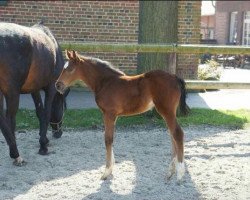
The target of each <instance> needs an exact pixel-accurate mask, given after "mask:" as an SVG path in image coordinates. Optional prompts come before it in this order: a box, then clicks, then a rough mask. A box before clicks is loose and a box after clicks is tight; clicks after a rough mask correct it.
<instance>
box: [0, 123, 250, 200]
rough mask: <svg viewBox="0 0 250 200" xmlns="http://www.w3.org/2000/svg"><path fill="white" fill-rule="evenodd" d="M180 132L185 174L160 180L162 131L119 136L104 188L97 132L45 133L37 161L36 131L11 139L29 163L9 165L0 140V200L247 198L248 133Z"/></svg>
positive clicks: (166, 144) (164, 159)
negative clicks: (46, 149) (179, 180)
mask: <svg viewBox="0 0 250 200" xmlns="http://www.w3.org/2000/svg"><path fill="white" fill-rule="evenodd" d="M184 131H185V160H186V161H185V163H186V170H187V171H186V174H185V177H184V181H183V183H182V185H180V186H179V185H177V183H176V177H174V178H173V179H171V180H170V181H168V182H167V181H166V180H165V174H166V169H167V166H168V164H169V162H170V139H169V136H168V135H167V134H166V131H165V129H164V128H158V127H145V128H130V129H123V130H120V129H118V130H117V132H116V138H115V145H114V153H115V158H116V164H115V168H114V172H113V176H112V177H111V178H110V179H109V180H106V181H101V180H100V177H101V175H102V173H103V171H104V163H105V156H104V155H105V148H104V141H103V132H102V130H100V129H96V130H83V131H75V130H67V131H65V132H64V134H63V137H62V138H61V139H53V138H52V137H51V134H49V139H50V146H49V151H50V154H49V155H48V156H40V155H38V154H37V151H38V148H39V145H38V133H37V132H38V131H29V132H26V133H17V134H16V135H17V141H18V147H19V151H20V153H21V155H22V156H23V157H24V158H25V160H26V161H27V162H28V163H27V164H26V165H25V166H23V167H16V166H13V165H12V160H11V159H10V158H9V156H8V148H7V145H6V143H5V140H4V138H3V136H2V135H0V199H23V200H33V199H39V200H43V199H52V200H53V199H94V200H103V199H105V200H112V199H115V200H117V199H118V200H119V199H122V200H123V199H124V200H130V199H131V200H132V199H133V200H144V199H145V200H146V199H150V200H151V199H152V200H158V199H164V200H168V199H171V200H173V199H178V200H179V199H185V200H193V199H209V200H210V199H228V200H234V199H237V200H238V199H242V200H243V199H244V200H245V199H250V130H230V129H229V128H221V127H212V126H195V127H194V126H191V127H186V128H184Z"/></svg>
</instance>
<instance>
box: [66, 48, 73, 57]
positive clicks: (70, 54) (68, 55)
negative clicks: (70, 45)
mask: <svg viewBox="0 0 250 200" xmlns="http://www.w3.org/2000/svg"><path fill="white" fill-rule="evenodd" d="M65 56H66V58H67V59H70V58H72V57H73V56H72V52H71V51H68V50H65Z"/></svg>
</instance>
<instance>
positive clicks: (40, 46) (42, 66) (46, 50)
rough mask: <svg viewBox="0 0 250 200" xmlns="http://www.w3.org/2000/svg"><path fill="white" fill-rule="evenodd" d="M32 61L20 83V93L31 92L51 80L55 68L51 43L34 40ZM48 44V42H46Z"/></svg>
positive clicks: (46, 84)
mask: <svg viewBox="0 0 250 200" xmlns="http://www.w3.org/2000/svg"><path fill="white" fill-rule="evenodd" d="M34 43H35V44H34V47H33V55H32V62H31V65H30V69H29V73H28V75H27V78H26V79H25V82H24V84H23V85H22V88H21V92H22V93H31V92H33V91H37V90H39V89H42V88H44V87H47V86H48V85H49V84H51V82H53V76H54V70H55V69H54V68H55V57H56V55H55V49H54V48H53V47H52V45H51V46H50V45H47V46H45V45H44V43H39V42H34ZM47 44H48V42H47Z"/></svg>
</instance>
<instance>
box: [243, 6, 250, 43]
mask: <svg viewBox="0 0 250 200" xmlns="http://www.w3.org/2000/svg"><path fill="white" fill-rule="evenodd" d="M242 45H247V46H249V45H250V11H246V12H244V18H243V33H242Z"/></svg>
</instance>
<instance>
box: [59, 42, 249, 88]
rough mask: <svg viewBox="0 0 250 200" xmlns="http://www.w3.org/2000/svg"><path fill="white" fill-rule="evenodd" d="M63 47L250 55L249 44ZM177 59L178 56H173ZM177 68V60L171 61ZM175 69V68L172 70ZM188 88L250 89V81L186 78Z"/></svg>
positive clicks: (68, 45)
mask: <svg viewBox="0 0 250 200" xmlns="http://www.w3.org/2000/svg"><path fill="white" fill-rule="evenodd" d="M60 45H61V47H62V49H73V50H76V51H85V52H116V53H151V52H156V53H171V54H174V55H175V54H205V53H210V54H235V55H250V47H248V46H229V45H227V46H218V45H200V44H137V43H130V44H129V43H126V44H121V43H119V44H110V43H60ZM173 58H174V59H175V58H176V57H175V56H173ZM171 63H172V64H171V65H170V68H173V69H174V68H175V66H172V65H174V64H175V63H176V62H171ZM172 71H174V70H172ZM186 85H187V88H188V89H250V82H249V83H245V82H222V81H201V80H186Z"/></svg>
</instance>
